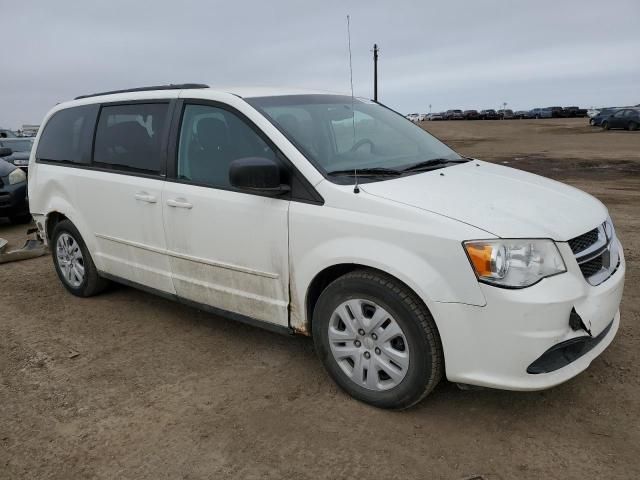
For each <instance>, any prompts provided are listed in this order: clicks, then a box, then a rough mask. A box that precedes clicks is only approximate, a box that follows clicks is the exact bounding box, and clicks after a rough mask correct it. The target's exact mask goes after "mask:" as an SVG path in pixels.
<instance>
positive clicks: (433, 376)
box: [313, 270, 443, 409]
mask: <svg viewBox="0 0 640 480" xmlns="http://www.w3.org/2000/svg"><path fill="white" fill-rule="evenodd" d="M313 339H314V343H315V346H316V350H317V352H318V355H319V357H320V359H321V360H322V362H323V364H324V366H325V367H326V369H327V371H328V372H329V374H330V375H331V377H332V378H333V380H334V381H335V382H336V383H337V384H338V385H339V386H340V387H341V388H342V389H343V390H345V391H346V392H347V393H349V394H350V395H352V396H353V397H355V398H357V399H358V400H361V401H363V402H366V403H369V404H371V405H374V406H377V407H382V408H394V409H402V408H407V407H410V406H412V405H414V404H416V403H417V402H419V401H420V400H421V399H422V398H424V397H425V396H426V395H428V394H429V392H431V391H432V390H433V388H434V387H435V386H436V385H437V384H438V382H439V381H440V379H441V378H442V373H443V372H442V371H443V359H442V357H443V355H442V345H441V343H440V336H439V334H438V330H437V328H436V325H435V322H434V321H433V318H432V316H431V314H430V313H429V310H427V308H426V307H425V306H424V304H423V303H422V301H421V300H420V299H419V298H418V297H417V296H416V294H415V293H414V292H412V291H411V290H410V289H409V288H408V287H406V286H405V285H403V284H402V283H400V282H399V281H398V280H396V279H394V278H392V277H390V276H388V275H385V274H383V273H381V272H377V271H373V270H357V271H354V272H351V273H348V274H346V275H344V276H343V277H340V278H339V279H337V280H335V281H334V282H333V283H331V284H330V285H329V286H328V287H327V288H326V289H325V290H324V291H323V292H322V294H321V295H320V298H319V299H318V303H317V304H316V307H315V310H314V314H313Z"/></svg>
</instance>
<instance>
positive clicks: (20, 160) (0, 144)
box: [0, 137, 33, 171]
mask: <svg viewBox="0 0 640 480" xmlns="http://www.w3.org/2000/svg"><path fill="white" fill-rule="evenodd" d="M32 147H33V138H26V137H24V138H20V137H18V138H0V148H3V149H7V148H8V149H10V150H11V154H10V155H6V156H5V155H1V154H0V156H2V158H3V160H5V161H6V162H9V163H12V164H14V165H15V166H16V167H20V168H22V169H23V170H25V171H26V170H27V168H28V167H29V156H30V155H31V148H32ZM4 153H8V152H7V150H4Z"/></svg>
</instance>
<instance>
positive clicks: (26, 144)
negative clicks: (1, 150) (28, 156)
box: [0, 139, 33, 152]
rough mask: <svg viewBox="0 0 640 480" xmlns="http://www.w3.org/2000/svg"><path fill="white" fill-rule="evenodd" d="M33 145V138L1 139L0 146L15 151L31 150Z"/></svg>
mask: <svg viewBox="0 0 640 480" xmlns="http://www.w3.org/2000/svg"><path fill="white" fill-rule="evenodd" d="M32 146H33V140H15V139H11V140H9V139H6V140H0V147H6V148H10V149H11V150H13V151H14V152H29V151H31V147H32Z"/></svg>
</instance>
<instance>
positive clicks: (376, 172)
mask: <svg viewBox="0 0 640 480" xmlns="http://www.w3.org/2000/svg"><path fill="white" fill-rule="evenodd" d="M356 174H357V175H358V176H363V177H376V176H398V175H401V174H402V172H401V171H400V170H394V169H393V168H384V167H372V168H358V169H357V170H356V169H353V168H352V169H350V170H334V171H332V172H328V173H327V175H331V176H338V175H344V176H351V177H353V176H355V175H356Z"/></svg>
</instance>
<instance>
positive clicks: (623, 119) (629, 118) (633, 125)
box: [601, 108, 640, 131]
mask: <svg viewBox="0 0 640 480" xmlns="http://www.w3.org/2000/svg"><path fill="white" fill-rule="evenodd" d="M601 126H602V128H604V129H605V130H609V129H611V128H622V129H625V130H631V131H633V130H637V129H638V126H640V110H638V109H636V108H622V109H620V110H618V111H617V112H615V113H613V114H611V115H609V116H608V117H607V118H605V119H603V120H602V123H601Z"/></svg>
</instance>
